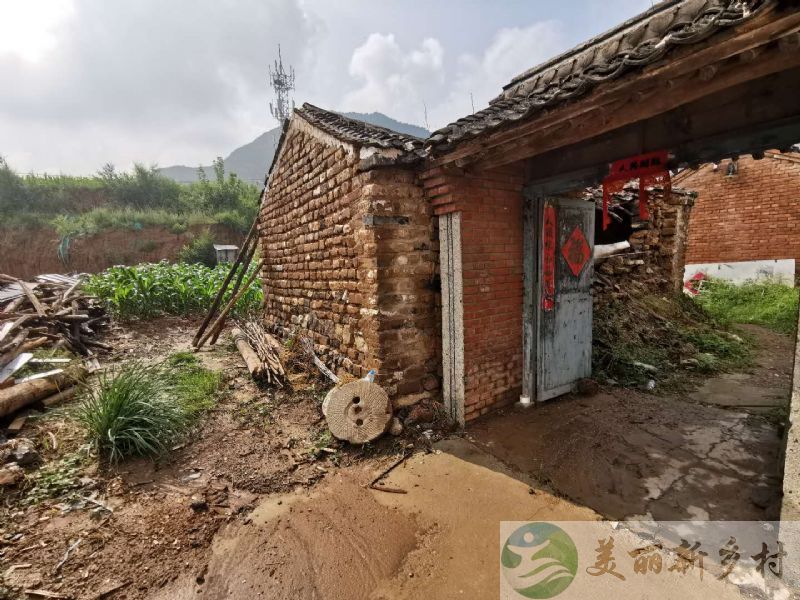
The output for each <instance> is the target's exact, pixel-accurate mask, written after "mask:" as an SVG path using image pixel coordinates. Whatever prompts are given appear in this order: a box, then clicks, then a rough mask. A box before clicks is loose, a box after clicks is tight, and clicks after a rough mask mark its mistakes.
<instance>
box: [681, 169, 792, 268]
mask: <svg viewBox="0 0 800 600" xmlns="http://www.w3.org/2000/svg"><path fill="white" fill-rule="evenodd" d="M775 156H776V155H775V154H772V153H767V155H766V156H765V157H764V158H763V159H761V160H754V159H753V158H751V157H749V156H748V157H742V158H740V159H739V172H738V174H736V175H733V176H731V177H728V176H726V172H727V168H728V163H729V161H723V162H722V163H721V164H720V166H719V169H718V170H717V171H714V170H713V169H712V166H711V165H704V166H703V167H701V168H700V169H698V170H697V171H692V172H687V173H686V174H685V175H681V176H679V177H678V180H679V182H680V185H681V187H684V188H686V189H690V190H694V191H696V192H697V202H696V204H695V207H694V209H693V211H692V217H691V220H690V225H689V245H688V251H687V256H686V262H687V263H689V264H693V263H715V262H739V261H749V260H765V259H779V258H793V259H795V260H800V235H798V233H797V232H798V231H800V154H796V153H793V154H786V155H777V158H776V157H775Z"/></svg>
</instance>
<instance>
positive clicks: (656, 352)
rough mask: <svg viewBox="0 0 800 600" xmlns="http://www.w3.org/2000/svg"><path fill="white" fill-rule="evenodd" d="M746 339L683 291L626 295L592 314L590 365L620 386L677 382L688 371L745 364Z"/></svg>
mask: <svg viewBox="0 0 800 600" xmlns="http://www.w3.org/2000/svg"><path fill="white" fill-rule="evenodd" d="M751 357H752V354H751V350H750V343H749V341H748V340H746V339H743V338H741V337H739V336H738V335H735V334H732V333H730V332H728V331H725V330H724V329H723V328H722V327H721V326H720V325H719V324H718V323H717V322H716V321H715V320H714V318H713V317H712V316H711V315H710V314H708V313H707V312H706V311H705V310H704V309H703V307H702V306H700V305H698V304H697V303H695V302H694V301H693V300H691V299H689V298H686V297H685V296H683V294H681V295H679V296H675V297H658V296H647V297H644V298H640V299H634V298H630V299H628V300H626V301H625V302H624V303H622V302H615V303H612V304H610V305H607V306H600V307H598V308H597V309H596V310H595V314H594V343H593V351H592V369H593V372H594V374H595V376H598V377H600V378H601V379H606V380H610V381H615V382H617V383H618V384H620V385H623V386H646V385H647V383H648V382H649V381H650V380H655V381H656V382H658V384H659V387H661V388H662V389H663V388H669V387H680V385H681V383H682V379H683V378H684V374H685V373H687V372H691V371H694V372H701V373H712V372H717V371H724V370H729V369H734V368H740V367H743V366H745V365H747V364H749V362H750V360H751Z"/></svg>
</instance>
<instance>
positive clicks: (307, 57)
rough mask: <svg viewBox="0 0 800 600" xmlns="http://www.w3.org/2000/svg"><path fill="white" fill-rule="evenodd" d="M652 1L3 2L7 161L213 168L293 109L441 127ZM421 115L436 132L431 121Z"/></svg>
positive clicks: (37, 167) (2, 121) (1, 101)
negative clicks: (290, 77)
mask: <svg viewBox="0 0 800 600" xmlns="http://www.w3.org/2000/svg"><path fill="white" fill-rule="evenodd" d="M650 5H651V1H650V0H546V1H545V0H369V1H367V0H363V1H362V0H335V1H334V0H0V82H2V87H0V89H2V92H0V155H2V156H4V157H5V158H6V159H7V160H8V162H9V163H10V164H11V165H12V166H13V167H14V168H16V169H17V170H18V171H20V172H30V171H37V172H42V171H48V172H64V173H74V174H90V173H93V172H95V171H96V170H97V169H98V168H99V167H100V166H101V165H102V164H103V163H105V162H112V163H114V164H115V165H117V166H118V168H128V167H130V165H131V164H132V163H133V162H134V161H137V162H145V163H157V164H159V165H161V166H168V165H172V164H186V165H190V166H195V165H198V164H207V163H208V162H209V161H210V160H211V159H212V158H213V157H215V156H217V155H227V154H228V153H229V152H230V151H231V150H233V149H234V148H236V147H237V146H240V145H241V144H243V143H246V142H248V141H250V140H252V139H253V138H255V137H256V136H257V135H259V134H260V133H262V132H264V131H265V130H267V129H271V128H272V127H275V126H276V125H277V123H276V122H275V120H274V119H272V117H271V116H270V114H269V108H268V105H269V100H270V96H271V92H270V90H269V87H268V82H267V66H268V65H269V64H270V62H271V61H272V59H273V58H274V57H275V55H276V52H277V45H278V44H281V47H282V49H283V57H284V61H285V62H287V63H291V64H292V65H294V67H295V70H296V72H297V89H296V91H295V92H294V98H295V101H296V102H297V104H301V103H302V102H304V101H308V102H312V103H314V104H317V105H319V106H322V107H324V108H329V109H334V110H341V111H360V112H372V111H380V112H383V113H386V114H388V115H389V116H391V117H393V118H396V119H398V120H401V121H406V122H410V123H415V124H418V125H422V126H425V125H426V124H427V126H428V127H429V128H430V129H436V128H438V127H441V126H443V125H446V124H447V123H448V122H450V121H452V120H454V119H456V118H458V117H459V116H463V115H464V114H468V113H470V112H472V103H473V102H474V105H475V108H476V109H479V108H481V107H483V106H485V105H486V104H487V102H488V101H489V100H490V99H491V98H492V97H494V96H495V95H497V93H498V92H499V91H500V89H501V87H502V85H503V84H504V83H506V82H507V81H508V80H509V79H511V77H513V76H514V75H516V74H517V73H519V72H521V71H524V70H526V69H528V68H530V67H532V66H534V65H536V64H537V63H539V62H541V61H543V60H546V59H547V58H549V57H551V56H553V55H554V54H556V53H558V52H560V51H562V50H566V49H568V48H570V47H571V46H573V45H575V44H577V43H579V42H581V41H583V40H584V39H587V38H589V37H591V36H593V35H595V34H597V33H601V32H602V31H605V30H606V29H608V28H610V27H612V26H614V25H615V24H617V23H619V22H621V21H623V20H625V19H626V18H628V17H630V16H633V15H635V14H636V13H638V12H641V11H642V10H644V9H646V8H648V7H649V6H650ZM426 109H427V123H426V118H425V113H426Z"/></svg>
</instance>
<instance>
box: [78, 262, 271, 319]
mask: <svg viewBox="0 0 800 600" xmlns="http://www.w3.org/2000/svg"><path fill="white" fill-rule="evenodd" d="M254 268H255V266H254V265H251V266H250V270H249V273H252V269H254ZM229 270H230V265H228V264H221V265H218V266H216V267H214V268H213V269H211V268H209V267H206V266H205V265H200V264H186V263H179V264H174V265H173V264H169V263H168V262H166V261H161V262H159V263H145V264H140V265H136V266H133V267H124V266H118V267H111V268H110V269H106V270H105V271H103V272H102V273H98V274H97V275H92V276H91V277H90V278H89V279H88V280H87V282H86V284H85V285H84V289H86V291H87V292H88V293H90V294H93V295H95V296H97V297H99V298H101V299H102V300H104V301H105V303H106V304H107V306H108V307H109V309H110V310H111V311H112V312H113V313H114V314H116V315H117V316H118V317H120V318H122V319H128V318H133V317H154V316H158V315H162V314H171V315H182V316H187V315H192V314H202V313H204V312H205V311H207V310H208V308H209V307H210V306H211V303H212V302H213V300H214V297H215V296H216V294H217V291H218V290H219V288H220V287H221V286H222V281H223V280H224V279H225V276H226V275H227V274H228V271H229ZM230 297H231V293H230V289H229V290H228V292H227V294H226V296H225V297H224V299H223V301H224V302H227V301H228V300H229V299H230ZM262 297H263V294H262V291H261V286H259V285H258V283H257V282H255V283H253V285H251V286H250V288H249V289H248V290H247V292H245V294H244V295H243V296H242V297H241V298H240V299H239V302H237V304H236V306H235V307H234V310H233V312H234V314H235V315H236V314H239V315H241V314H244V313H247V312H249V311H252V310H254V309H256V308H257V307H258V306H259V304H260V303H261V299H262Z"/></svg>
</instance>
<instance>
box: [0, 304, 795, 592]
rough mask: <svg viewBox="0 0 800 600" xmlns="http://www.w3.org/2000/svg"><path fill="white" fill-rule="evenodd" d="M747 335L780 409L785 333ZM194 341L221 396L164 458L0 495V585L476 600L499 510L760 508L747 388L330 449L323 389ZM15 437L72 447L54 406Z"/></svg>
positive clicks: (524, 515)
mask: <svg viewBox="0 0 800 600" xmlns="http://www.w3.org/2000/svg"><path fill="white" fill-rule="evenodd" d="M196 326H197V324H196V323H195V322H192V321H185V320H179V319H159V320H155V321H152V322H149V323H144V324H139V325H137V326H134V327H126V328H125V329H121V328H117V329H115V331H114V332H113V334H112V339H111V343H113V344H114V345H115V347H117V348H118V352H117V355H116V356H114V357H107V358H106V359H105V361H106V362H111V361H116V360H120V359H122V358H124V357H140V358H155V357H159V356H166V355H168V354H169V353H171V352H173V351H176V350H181V349H187V348H188V347H189V342H190V340H191V336H192V334H193V332H194V331H195V329H196ZM754 335H757V336H758V339H759V343H760V346H759V347H760V348H761V350H760V351H759V355H758V357H757V364H756V366H755V367H754V369H753V372H752V373H749V374H748V380H749V382H753V385H754V387H757V388H759V389H762V388H764V387H772V388H773V391H774V394H772V396H774V398H775V403H777V404H780V402H782V401H783V400H781V398H783V397H784V396H782V395H781V393H782V392H781V390H783V389H784V388H783V386H784V383H786V384H787V385H788V379H787V378H788V377H789V376H790V374H791V353H790V352H789V351H788V350H790V349H791V343H790V342H786V341H785V340H782V339H781V337H775V336H776V334H770V333H769V332H765V331H763V330H762V331H754ZM787 349H788V350H787ZM784 350H787V351H786V352H784ZM200 356H201V357H202V359H203V362H204V363H205V364H206V365H207V366H209V367H210V368H215V369H219V370H221V371H222V372H223V373H224V376H225V381H226V384H225V393H224V394H223V395H222V397H221V398H220V400H219V404H218V406H217V407H216V408H215V409H214V410H212V411H211V413H210V414H209V415H208V416H207V418H206V420H205V421H204V422H203V424H202V425H201V426H200V427H199V428H198V429H197V431H195V432H193V434H192V435H191V436H190V438H189V439H188V440H186V442H185V443H184V444H181V445H180V446H177V447H176V448H175V449H174V450H173V451H172V452H171V453H170V455H169V457H168V458H166V459H162V460H159V461H155V462H153V461H149V460H139V461H132V462H125V463H123V464H121V465H120V466H118V467H115V468H111V469H108V470H103V469H101V470H98V469H97V468H96V467H95V466H93V465H91V464H89V465H86V466H85V467H82V469H83V471H82V472H81V473H80V476H81V480H80V482H81V483H80V487H79V488H78V489H77V490H75V491H74V493H73V496H72V497H73V501H74V499H75V497H77V498H78V499H79V501H78V502H73V504H71V505H70V504H69V503H67V502H65V501H64V500H63V499H61V500H54V501H45V502H43V503H41V504H38V505H36V506H28V507H26V506H20V505H19V504H14V503H11V502H7V503H5V506H4V507H3V508H0V511H2V512H0V517H2V521H1V522H2V525H0V573H2V576H3V579H2V580H0V581H3V582H4V584H5V586H6V587H5V590H6V591H5V592H3V588H1V587H0V598H3V597H9V598H15V597H25V596H18V594H19V590H22V589H40V590H45V591H49V592H51V593H53V594H56V595H55V596H52V597H64V598H79V599H89V598H115V599H116V598H120V599H121V598H130V599H133V598H136V599H140V598H142V599H143V598H148V599H154V600H167V599H170V600H171V599H183V598H209V599H214V600H216V599H221V598H247V599H250V598H275V599H283V598H286V599H288V598H300V599H317V598H319V599H325V600H357V599H365V600H366V599H371V600H394V599H398V600H399V599H411V598H437V599H449V598H487V597H496V595H497V590H498V585H499V568H498V567H499V563H498V552H497V544H498V536H499V522H500V521H504V520H521V521H532V520H546V521H548V520H549V521H555V520H578V521H580V520H597V519H600V518H603V517H612V518H622V517H633V516H643V515H649V516H651V517H653V518H656V519H682V518H700V519H703V518H711V519H763V518H774V517H776V516H777V514H776V512H775V511H776V509H777V504H776V501H777V499H778V493H779V489H780V477H779V475H778V473H777V472H776V465H777V463H778V452H779V448H780V433H781V431H780V428H779V426H778V425H777V424H776V421H775V419H774V415H772V414H769V415H766V416H765V415H763V414H761V412H763V411H762V410H761V408H763V407H756V408H755V410H753V411H751V412H745V410H749V409H743V408H742V406H747V407H750V406H751V404H749V403H748V402H746V401H745V400H746V399H745V400H742V402H740V404H739V408H736V409H734V410H732V409H730V408H721V406H726V407H729V406H731V405H732V404H731V403H725V402H709V401H708V397H707V396H706V397H697V398H691V397H687V398H680V399H678V398H673V397H669V396H657V395H649V394H645V393H639V392H635V391H631V390H621V389H617V388H611V389H607V390H604V391H602V392H601V393H599V394H597V395H595V396H593V397H591V398H583V397H566V398H562V399H559V400H557V401H554V402H551V403H548V404H546V405H544V406H542V407H539V408H536V409H527V410H508V411H506V412H505V414H497V415H493V416H491V417H489V418H486V419H482V420H480V421H478V422H477V423H475V424H474V425H471V426H470V427H469V428H468V429H467V432H466V434H464V435H452V436H450V437H448V438H446V439H443V440H441V441H439V442H436V443H431V442H430V441H428V437H426V436H425V435H421V432H420V431H415V430H412V431H409V432H407V433H408V435H407V436H406V437H400V438H391V437H386V438H384V439H382V440H380V442H379V443H376V444H374V445H370V446H365V447H363V448H346V447H342V446H340V445H339V444H338V443H336V442H334V441H332V440H330V438H329V437H326V436H325V428H324V421H323V420H322V418H321V414H320V410H319V401H320V397H321V396H322V394H323V389H322V388H321V387H320V388H311V389H307V390H304V391H303V392H302V393H298V394H288V393H285V392H281V391H273V390H260V389H259V388H257V387H256V386H255V385H254V384H253V383H252V382H251V381H250V379H249V378H248V377H247V376H246V371H245V370H244V368H243V366H242V365H241V364H240V362H241V361H240V359H239V357H238V355H237V354H236V353H235V352H234V351H233V350H232V349H231V347H229V346H228V345H227V343H226V342H223V343H221V344H220V346H219V347H218V348H216V349H213V350H209V351H203V352H202V353H201V354H200ZM725 377H726V376H721V380H724V378H725ZM767 384H769V385H767ZM773 384H774V385H773ZM740 387H741V389H748V386H740ZM700 389H702V387H701V388H700ZM787 389H788V388H787ZM729 391H730V390H729ZM711 404H718V405H717V406H714V405H711ZM771 410H772V408H771ZM23 434H24V435H28V436H31V437H34V438H35V439H37V440H39V441H40V442H42V443H43V441H44V440H45V439H48V438H49V437H50V434H54V435H55V436H56V438H57V439H58V440H59V442H60V448H61V450H60V451H61V452H63V451H64V450H65V449H66V448H73V447H75V446H76V445H77V444H78V443H79V441H78V438H76V435H75V432H74V431H71V430H70V429H69V427H68V426H67V425H65V421H64V419H63V417H61V418H60V417H58V415H48V416H47V417H46V418H42V419H38V420H33V421H32V422H30V425H28V426H27V428H26V430H25V431H24V432H23ZM433 438H434V439H433V441H434V442H435V440H436V436H435V435H434V436H433ZM323 445H324V447H326V448H328V451H321V447H323ZM48 452H49V454H48V455H47V456H46V458H51V454H55V451H52V450H51V451H48ZM404 455H406V456H409V458H408V459H407V460H406V461H405V462H402V463H401V464H400V465H399V466H398V467H397V468H396V469H394V470H393V471H392V472H391V473H390V474H389V476H388V477H387V478H386V480H385V483H386V484H387V486H389V487H390V488H394V490H395V493H390V492H387V491H378V490H374V489H370V488H369V487H368V484H369V483H370V482H371V481H372V480H373V478H375V477H376V476H377V475H378V474H380V473H382V472H383V471H384V470H385V469H386V468H387V467H388V466H390V465H392V464H395V462H396V460H397V458H398V457H401V456H404ZM80 499H83V500H80ZM87 499H88V500H87ZM76 542H77V545H75V544H76ZM69 548H72V551H70V552H68V549H69ZM65 557H66V560H64V559H65ZM4 593H5V596H4ZM15 594H16V595H15ZM686 597H694V596H692V595H691V594H690V595H688V596H686Z"/></svg>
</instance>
